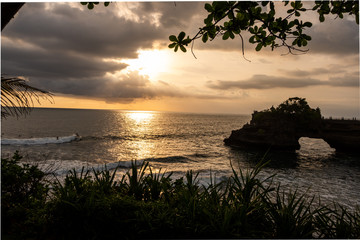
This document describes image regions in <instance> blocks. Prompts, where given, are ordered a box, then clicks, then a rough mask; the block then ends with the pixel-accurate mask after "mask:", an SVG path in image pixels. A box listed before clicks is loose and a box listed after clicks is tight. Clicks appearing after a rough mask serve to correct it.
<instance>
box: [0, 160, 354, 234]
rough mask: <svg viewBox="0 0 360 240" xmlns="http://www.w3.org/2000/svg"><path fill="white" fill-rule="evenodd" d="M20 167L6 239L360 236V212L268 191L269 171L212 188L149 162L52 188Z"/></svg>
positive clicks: (7, 202)
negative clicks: (118, 174)
mask: <svg viewBox="0 0 360 240" xmlns="http://www.w3.org/2000/svg"><path fill="white" fill-rule="evenodd" d="M20 160H21V157H20V156H19V154H18V153H15V155H14V157H13V158H12V159H2V161H1V166H2V190H1V191H2V196H1V199H2V204H1V207H2V237H3V238H4V239H110V238H125V239H138V238H359V237H360V209H359V208H357V210H356V211H354V212H350V211H349V210H347V209H345V208H344V207H342V206H340V205H338V204H334V205H333V206H322V205H321V204H320V203H319V204H318V205H316V204H314V198H310V199H309V198H307V197H306V196H305V195H302V194H299V193H298V192H297V191H293V192H284V191H282V190H281V186H280V185H278V186H276V187H274V186H273V184H265V181H266V182H269V181H268V180H269V179H265V180H260V179H259V178H258V174H259V172H260V171H261V169H262V168H263V167H264V164H262V165H261V164H259V165H257V166H256V167H255V168H254V169H253V170H251V171H245V172H244V171H242V170H241V169H237V170H235V169H233V174H232V176H231V177H230V178H229V179H227V180H224V181H220V182H218V183H216V182H214V181H213V180H211V182H210V184H209V185H207V186H204V185H200V184H199V181H198V173H195V172H193V171H188V172H187V173H186V174H185V176H184V177H183V178H180V179H176V180H173V179H171V173H165V172H163V173H161V171H159V172H158V173H154V172H153V170H152V169H151V167H150V166H149V163H147V162H144V163H143V164H142V165H141V166H140V167H139V168H137V167H136V164H133V165H132V167H131V169H130V170H129V171H128V172H127V173H126V174H125V175H124V176H123V177H122V178H121V179H116V178H115V175H116V169H115V171H109V170H107V169H106V168H105V169H104V170H102V171H95V170H92V171H90V170H85V169H84V168H83V169H82V171H81V172H76V171H75V170H72V171H70V172H69V173H68V174H67V175H66V177H65V179H64V181H58V180H56V181H54V182H46V181H45V174H44V173H42V172H41V171H40V170H39V169H37V167H34V166H28V165H24V166H22V167H21V166H19V165H18V162H19V161H20ZM211 177H212V176H211ZM271 178H272V177H270V180H271ZM211 179H212V178H211ZM270 182H271V181H270Z"/></svg>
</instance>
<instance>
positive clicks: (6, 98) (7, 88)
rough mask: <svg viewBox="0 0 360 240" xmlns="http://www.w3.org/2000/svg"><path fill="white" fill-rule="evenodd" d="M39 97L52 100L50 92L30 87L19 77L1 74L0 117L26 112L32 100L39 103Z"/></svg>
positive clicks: (31, 105) (17, 115)
mask: <svg viewBox="0 0 360 240" xmlns="http://www.w3.org/2000/svg"><path fill="white" fill-rule="evenodd" d="M41 98H43V99H47V100H49V101H50V102H52V94H51V93H50V92H48V91H45V90H42V89H39V88H35V87H32V86H30V85H29V84H28V83H27V82H26V81H25V80H24V79H22V78H20V77H4V76H1V118H6V117H7V116H16V117H19V116H20V115H23V114H28V113H29V112H30V111H31V109H32V107H33V106H34V100H35V101H37V102H38V103H40V99H41Z"/></svg>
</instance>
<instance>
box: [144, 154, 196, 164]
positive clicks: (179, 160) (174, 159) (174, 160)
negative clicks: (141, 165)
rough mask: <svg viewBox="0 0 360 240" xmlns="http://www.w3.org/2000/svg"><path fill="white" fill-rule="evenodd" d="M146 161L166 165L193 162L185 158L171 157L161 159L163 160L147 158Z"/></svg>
mask: <svg viewBox="0 0 360 240" xmlns="http://www.w3.org/2000/svg"><path fill="white" fill-rule="evenodd" d="M145 161H149V162H165V163H185V162H189V161H192V160H191V159H190V158H187V157H184V156H169V157H161V158H146V159H145Z"/></svg>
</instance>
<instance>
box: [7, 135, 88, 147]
mask: <svg viewBox="0 0 360 240" xmlns="http://www.w3.org/2000/svg"><path fill="white" fill-rule="evenodd" d="M80 139H81V137H80V136H79V135H77V134H73V135H71V136H64V137H44V138H13V139H7V138H4V139H1V144H2V145H42V144H51V143H55V144H58V143H68V142H72V141H78V140H80Z"/></svg>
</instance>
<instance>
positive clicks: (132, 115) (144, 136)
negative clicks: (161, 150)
mask: <svg viewBox="0 0 360 240" xmlns="http://www.w3.org/2000/svg"><path fill="white" fill-rule="evenodd" d="M125 116H126V118H127V119H128V120H129V121H130V122H132V124H130V125H131V132H132V136H133V137H134V139H133V141H131V142H129V145H128V148H129V150H130V151H131V152H132V156H133V158H134V159H136V160H141V159H144V158H148V157H149V156H151V155H152V152H153V151H154V146H155V145H154V142H153V141H151V140H149V139H148V137H149V136H151V135H152V134H153V131H154V129H153V128H154V126H153V124H154V120H155V119H154V118H155V116H156V112H152V111H129V112H126V114H125Z"/></svg>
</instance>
